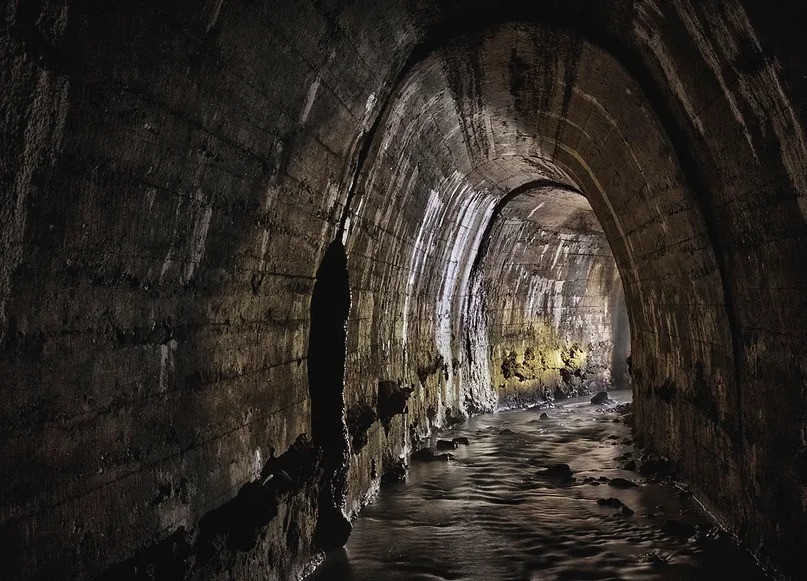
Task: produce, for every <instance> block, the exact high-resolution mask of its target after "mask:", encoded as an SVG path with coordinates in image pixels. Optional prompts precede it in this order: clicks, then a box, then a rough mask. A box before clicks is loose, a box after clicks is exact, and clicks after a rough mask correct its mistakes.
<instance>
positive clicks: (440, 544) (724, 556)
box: [309, 390, 766, 581]
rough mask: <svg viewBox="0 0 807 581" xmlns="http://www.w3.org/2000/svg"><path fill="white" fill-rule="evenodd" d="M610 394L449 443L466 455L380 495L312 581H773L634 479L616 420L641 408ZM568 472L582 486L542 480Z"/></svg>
mask: <svg viewBox="0 0 807 581" xmlns="http://www.w3.org/2000/svg"><path fill="white" fill-rule="evenodd" d="M611 394H612V397H613V399H614V400H615V403H613V404H607V405H606V407H601V406H596V405H592V404H591V403H590V398H591V396H584V397H579V398H573V399H569V400H567V401H565V402H562V403H559V404H558V405H557V407H555V408H551V409H546V410H541V409H538V408H533V409H528V410H518V411H509V412H499V413H493V414H485V415H481V416H477V417H473V418H471V419H470V420H468V421H466V422H465V423H463V424H460V425H458V426H456V427H454V428H453V429H452V430H449V431H447V432H444V433H442V434H440V436H438V437H439V438H443V439H452V438H459V437H467V438H468V441H469V444H468V445H459V447H458V448H457V449H455V450H450V453H452V454H453V455H454V458H453V459H452V460H450V461H449V462H428V463H422V462H414V461H413V462H412V463H411V467H410V471H409V474H408V478H407V481H406V482H398V483H391V484H389V485H385V486H384V487H382V489H381V491H380V493H379V494H378V495H377V496H376V497H375V498H374V500H373V501H372V502H371V503H370V504H369V505H368V506H366V507H365V508H364V509H363V510H362V512H361V513H360V515H359V517H358V518H357V520H356V521H355V523H354V530H353V534H352V536H351V537H350V540H349V541H348V543H347V546H346V547H345V548H344V549H343V550H340V551H336V552H332V553H330V554H328V556H327V558H326V560H325V562H324V563H323V564H322V565H321V566H320V567H319V569H317V571H315V573H314V574H313V575H312V576H311V577H309V579H310V581H331V580H334V581H335V580H340V581H365V580H366V581H369V580H375V579H385V578H386V579H396V580H427V579H428V580H442V579H446V580H460V579H468V580H482V579H488V580H489V579H497V580H514V581H515V580H526V579H536V580H537V579H541V580H544V579H576V580H579V579H631V580H634V579H636V580H638V579H670V580H672V579H680V580H684V579H686V580H690V579H747V580H752V579H765V578H766V577H765V575H764V573H763V571H762V570H761V569H760V568H759V567H758V566H757V564H756V563H755V562H754V560H753V559H752V557H751V556H750V555H749V554H748V553H745V552H744V551H742V550H741V549H740V548H739V547H738V546H737V545H736V544H735V542H734V540H733V538H732V537H731V536H729V535H728V534H726V533H724V532H722V530H721V529H720V528H718V527H717V526H716V524H715V521H714V520H713V519H712V518H711V516H709V514H708V513H707V512H706V511H705V510H704V509H703V508H702V507H701V506H700V504H699V503H698V501H697V500H696V499H695V498H694V497H693V496H692V495H691V494H690V493H689V492H688V490H687V489H686V487H685V486H684V485H681V484H677V483H675V482H673V481H669V480H660V479H654V478H648V477H645V476H642V475H641V474H640V473H639V472H637V471H634V470H629V469H626V467H627V468H630V467H631V466H630V464H627V466H626V463H628V462H630V461H631V460H634V454H636V455H638V452H634V448H633V442H632V439H631V433H630V428H629V426H628V425H627V424H626V422H625V420H626V419H627V421H630V420H629V416H625V415H624V407H623V408H617V407H616V406H617V405H618V404H620V403H627V402H629V401H630V399H631V394H630V391H627V390H625V391H614V392H611ZM542 412H545V413H546V414H547V416H548V417H547V418H545V419H541V417H540V416H541V413H542ZM620 418H621V419H620ZM617 419H619V420H620V421H615V420H617ZM432 443H434V442H432ZM440 452H442V451H440ZM638 460H639V458H636V459H635V461H638ZM561 463H563V464H568V465H569V467H570V468H571V470H572V471H573V475H572V478H573V481H571V482H564V481H563V478H562V475H557V476H550V475H546V474H541V472H542V471H543V470H544V469H545V468H547V467H551V466H553V465H556V464H561ZM613 479H623V480H626V481H628V482H630V483H634V484H636V486H635V487H630V488H625V487H623V486H627V485H626V484H625V483H624V482H620V480H613ZM620 484H621V485H622V486H617V485H620ZM599 499H617V500H618V501H619V503H622V504H623V505H624V506H626V507H628V508H629V509H630V511H633V514H632V515H630V516H627V515H625V514H623V510H622V508H621V506H620V504H619V503H617V502H614V501H611V505H604V504H599V503H598V502H597V501H598V500H599ZM630 511H625V512H627V513H629V512H630Z"/></svg>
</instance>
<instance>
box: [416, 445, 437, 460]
mask: <svg viewBox="0 0 807 581" xmlns="http://www.w3.org/2000/svg"><path fill="white" fill-rule="evenodd" d="M432 460H434V452H432V451H431V448H422V449H420V450H418V451H417V452H414V453H413V454H412V461H413V462H431V461H432Z"/></svg>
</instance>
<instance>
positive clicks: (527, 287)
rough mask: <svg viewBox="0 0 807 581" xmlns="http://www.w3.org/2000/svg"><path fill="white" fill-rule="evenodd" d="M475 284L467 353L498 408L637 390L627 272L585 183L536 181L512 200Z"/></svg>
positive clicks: (496, 221) (494, 222)
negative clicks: (631, 370)
mask: <svg viewBox="0 0 807 581" xmlns="http://www.w3.org/2000/svg"><path fill="white" fill-rule="evenodd" d="M469 288H470V289H471V291H470V294H471V297H470V298H469V300H468V302H467V305H468V312H467V314H466V318H467V320H468V321H469V324H468V331H467V336H466V351H467V353H468V354H469V355H468V358H469V361H470V365H472V366H476V367H482V366H484V367H485V369H486V372H487V373H489V374H490V381H491V384H492V386H491V387H492V390H493V392H494V393H495V399H496V401H497V407H499V408H514V407H523V406H524V405H528V404H534V403H539V402H551V401H555V400H561V399H565V398H567V397H571V396H576V395H581V394H585V393H589V392H597V391H600V390H608V389H614V388H626V387H628V383H629V379H628V376H627V363H626V358H627V356H628V355H629V351H630V328H629V322H628V320H627V308H626V304H625V295H624V292H623V290H622V280H621V275H620V273H619V269H618V268H617V264H616V261H615V259H614V256H613V254H612V252H611V249H610V246H609V243H608V240H607V239H606V237H605V234H604V232H603V230H602V227H601V225H600V223H599V221H598V219H597V217H596V216H595V215H594V212H593V210H592V208H591V205H590V204H589V202H588V200H587V199H586V198H585V196H583V194H582V193H581V192H579V190H577V189H576V188H571V187H568V186H565V185H564V184H561V183H557V182H551V181H539V182H529V183H527V184H525V185H523V186H521V187H519V188H516V189H514V190H513V191H511V192H510V193H509V194H507V195H506V196H504V197H503V198H502V200H501V201H500V202H499V204H497V206H496V208H495V210H494V212H493V214H492V216H491V218H490V220H489V222H488V225H487V227H486V229H485V233H484V235H483V237H482V241H481V243H480V245H479V250H478V253H477V256H476V258H475V260H474V267H473V270H472V275H471V281H470V285H469ZM480 321H481V322H480ZM473 354H485V355H487V358H489V361H488V362H485V361H477V360H475V359H474V358H473ZM476 359H485V356H484V355H483V356H482V357H479V356H478V355H477V357H476ZM481 372H483V371H481V370H480V373H481Z"/></svg>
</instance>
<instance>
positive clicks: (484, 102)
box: [354, 24, 731, 397]
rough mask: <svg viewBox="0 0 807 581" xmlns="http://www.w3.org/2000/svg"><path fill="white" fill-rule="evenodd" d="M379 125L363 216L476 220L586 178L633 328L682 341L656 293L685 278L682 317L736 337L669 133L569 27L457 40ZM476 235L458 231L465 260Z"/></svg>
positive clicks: (613, 65)
mask: <svg viewBox="0 0 807 581" xmlns="http://www.w3.org/2000/svg"><path fill="white" fill-rule="evenodd" d="M381 131H382V134H381V135H378V136H376V145H375V146H374V148H373V150H372V151H373V153H371V157H370V158H369V161H370V163H368V166H367V167H366V168H364V180H363V181H362V182H360V193H359V199H358V201H356V202H354V208H357V209H358V212H357V213H358V214H359V215H360V216H366V217H367V218H365V219H367V220H369V221H377V220H378V218H377V217H372V216H373V212H381V216H383V218H381V220H382V221H385V222H386V220H388V219H390V217H391V216H392V215H391V214H390V212H391V211H393V210H394V209H398V208H405V212H404V213H403V214H402V215H401V216H396V218H395V220H406V222H402V221H400V222H394V224H395V226H394V227H397V228H399V229H400V231H396V232H395V235H397V236H406V233H405V232H407V231H408V232H412V231H414V232H417V231H418V227H416V226H415V224H420V225H421V229H422V228H426V229H428V228H429V225H428V224H429V220H430V217H429V214H430V213H433V212H449V215H451V214H450V212H451V211H453V212H454V213H455V214H454V217H455V218H456V217H459V219H460V220H464V221H465V222H466V223H467V224H466V225H465V226H462V227H463V228H466V227H467V228H468V229H469V231H470V230H475V231H479V230H480V229H482V228H483V227H484V224H485V223H486V222H487V217H488V216H489V214H490V213H491V212H492V209H493V207H494V206H495V204H496V202H497V201H498V200H499V199H500V198H501V197H502V196H504V195H506V194H507V193H508V192H510V191H512V190H514V189H516V188H518V187H520V186H522V185H523V184H525V183H528V182H530V181H536V180H547V179H551V180H556V181H558V183H559V184H566V185H568V186H571V187H579V188H581V190H582V191H583V192H584V193H585V195H586V196H587V198H588V199H589V201H590V203H591V205H592V207H593V209H594V212H595V214H596V215H597V217H598V218H599V221H600V223H601V224H602V226H603V229H604V231H605V233H606V235H607V237H608V240H609V242H610V244H611V247H612V249H613V251H614V255H615V258H616V260H617V264H618V265H619V267H620V271H621V273H622V278H623V281H624V283H625V285H626V292H627V294H628V297H629V301H631V302H632V303H633V304H634V305H636V308H635V309H634V310H633V311H632V312H631V316H632V320H633V321H632V323H633V326H634V328H635V329H637V330H639V329H641V330H643V331H646V336H647V337H648V339H649V337H651V336H655V337H654V339H652V340H653V341H654V347H653V348H654V349H656V350H657V352H668V351H669V350H671V349H678V348H679V347H678V346H677V345H676V344H677V339H676V337H677V336H678V335H680V333H681V329H679V328H677V326H678V325H679V324H680V321H677V320H672V319H669V318H666V315H665V314H664V312H663V310H662V309H658V308H657V306H656V305H654V304H653V302H654V300H656V299H657V300H659V301H664V300H667V301H670V302H672V301H673V295H674V296H679V295H680V293H681V292H682V291H681V289H687V291H686V292H687V295H688V296H689V297H690V299H689V300H690V304H693V305H694V304H698V305H700V306H701V307H702V308H698V309H694V308H693V309H691V310H688V311H687V312H686V313H682V314H683V315H684V316H688V317H689V319H688V320H686V325H687V327H688V328H690V329H694V330H695V332H696V333H698V334H699V335H706V334H713V333H717V334H718V336H722V339H721V341H722V342H725V343H727V344H730V343H731V340H730V338H729V330H728V328H727V327H726V323H725V321H726V314H725V312H723V305H722V302H723V293H722V290H721V288H722V282H721V280H720V271H719V268H718V265H717V262H716V259H715V256H714V254H713V250H712V242H711V241H710V239H709V233H708V231H707V229H706V227H705V225H704V223H703V219H702V218H701V215H700V208H699V203H698V201H697V200H696V199H695V198H694V196H693V193H692V191H691V189H690V186H689V184H687V183H686V181H685V180H684V179H683V177H682V173H681V171H680V168H679V166H678V158H677V155H676V152H675V151H674V150H673V148H672V146H671V144H670V141H669V138H668V137H667V135H666V134H665V133H664V130H663V128H662V127H661V125H660V123H659V121H658V118H657V117H656V116H655V113H654V111H653V110H652V108H651V107H650V105H649V103H648V102H647V100H646V99H645V97H644V94H643V92H642V90H641V89H640V88H639V87H638V86H637V84H636V82H635V81H634V80H633V79H632V78H631V77H630V76H629V75H628V74H627V73H626V71H625V69H624V68H623V67H621V66H620V65H619V64H618V63H617V62H616V61H615V60H614V58H613V57H611V56H609V55H608V54H607V53H605V52H604V51H602V50H601V49H599V48H597V47H595V46H593V45H591V44H590V43H588V42H586V41H585V40H583V39H582V38H580V37H579V36H577V35H576V34H575V33H572V32H569V31H563V30H558V29H554V28H544V27H537V26H530V25H525V24H515V25H502V26H498V27H494V28H492V29H490V30H488V31H486V32H485V33H481V34H474V35H471V36H468V37H464V38H461V39H455V40H454V41H452V43H451V44H449V45H448V46H447V47H446V48H444V49H442V50H440V51H437V52H435V53H433V54H432V55H430V56H429V57H427V58H426V59H425V60H424V61H423V62H421V63H419V64H418V65H416V66H415V67H413V69H412V71H411V73H410V75H409V76H408V77H407V79H406V80H405V81H404V84H403V85H402V86H401V87H400V88H399V89H398V90H397V91H396V94H395V97H394V99H393V101H392V102H391V104H390V106H389V110H388V111H387V112H386V118H385V120H384V121H382V123H381ZM382 176H383V177H382ZM428 192H431V194H428ZM438 204H439V206H440V208H441V209H439V210H438V209H437V205H438ZM443 206H446V207H449V208H453V210H443V209H442V208H443ZM544 211H546V210H544ZM441 215H442V214H441ZM449 221H450V220H449ZM470 224H473V226H471V225H470ZM431 227H434V225H432V226H431ZM443 227H444V228H445V225H444V226H443ZM465 242H468V244H465ZM473 242H474V239H473V238H471V239H468V240H465V239H463V240H462V244H461V246H462V248H463V250H462V252H466V253H467V255H464V261H465V263H469V262H472V261H473V259H474V253H475V251H476V248H475V247H474V244H473ZM476 242H477V243H478V239H476ZM662 247H663V248H664V254H665V255H666V258H665V259H664V260H655V258H656V255H657V253H658V249H659V248H662ZM446 260H451V257H450V256H447V257H446ZM450 272H454V271H450ZM454 274H456V273H454ZM466 276H467V274H466ZM674 287H675V288H676V290H673V288H674ZM648 297H654V298H653V299H650V300H649V299H648ZM665 297H666V298H665ZM639 305H642V307H640V306H639ZM651 305H652V306H651ZM704 325H705V326H707V327H708V328H706V329H700V330H698V328H699V327H702V326H704ZM687 348H690V347H687ZM693 356H694V357H695V358H696V359H698V358H701V357H702V356H706V355H701V354H699V353H696V354H693ZM726 356H728V357H731V353H728V354H726ZM671 373H674V372H673V371H672V370H671ZM727 381H728V380H727ZM723 397H726V396H725V395H724V396H723Z"/></svg>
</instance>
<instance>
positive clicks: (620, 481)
mask: <svg viewBox="0 0 807 581" xmlns="http://www.w3.org/2000/svg"><path fill="white" fill-rule="evenodd" d="M608 486H613V487H614V488H636V486H637V484H636V483H635V482H631V481H630V480H625V479H624V478H612V479H611V480H609V481H608Z"/></svg>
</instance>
